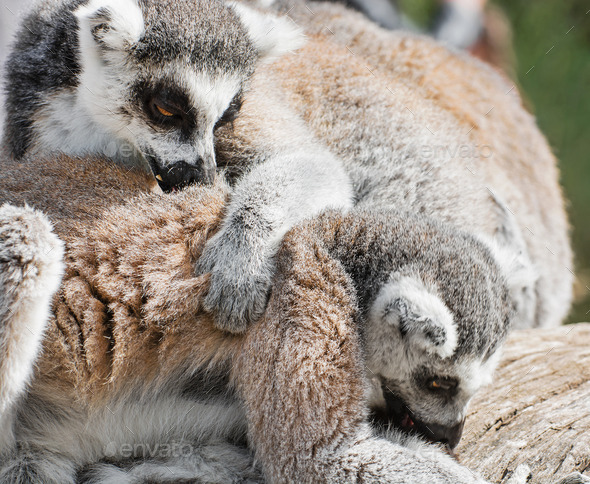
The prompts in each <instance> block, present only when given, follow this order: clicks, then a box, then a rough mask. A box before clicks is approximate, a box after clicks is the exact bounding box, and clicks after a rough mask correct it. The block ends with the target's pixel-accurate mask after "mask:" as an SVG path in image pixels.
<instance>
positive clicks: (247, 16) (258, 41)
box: [231, 3, 305, 60]
mask: <svg viewBox="0 0 590 484" xmlns="http://www.w3.org/2000/svg"><path fill="white" fill-rule="evenodd" d="M231 6H232V7H233V9H234V10H235V11H236V13H237V14H238V15H239V17H240V19H241V20H242V23H243V24H244V26H245V27H246V29H247V30H248V33H249V34H250V38H251V39H252V41H253V42H254V45H255V46H256V48H257V49H258V51H259V52H260V54H261V55H262V56H263V57H265V58H267V59H268V60H272V59H274V58H276V57H280V56H282V55H284V54H286V53H288V52H292V51H295V50H297V49H299V48H300V47H301V46H303V44H304V43H305V37H304V35H303V31H302V30H301V29H299V28H298V27H296V26H295V25H294V24H293V23H292V22H291V21H289V20H288V19H286V18H279V17H276V16H274V15H270V14H265V13H261V12H258V11H256V10H254V9H252V8H250V7H247V6H245V5H243V4H241V3H233V4H232V5H231Z"/></svg>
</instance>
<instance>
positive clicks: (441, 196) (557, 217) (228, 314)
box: [5, 0, 572, 332]
mask: <svg viewBox="0 0 590 484" xmlns="http://www.w3.org/2000/svg"><path fill="white" fill-rule="evenodd" d="M264 3H265V4H266V5H267V6H266V8H267V9H272V10H273V11H275V12H278V13H287V14H288V16H289V17H290V18H291V19H292V20H293V21H294V22H296V23H297V24H298V25H299V26H300V27H301V28H303V29H304V31H305V32H306V34H307V35H308V43H307V45H306V46H305V47H303V48H302V49H301V50H299V52H298V55H289V56H283V57H281V58H279V59H278V60H277V61H276V62H274V63H271V64H269V63H264V62H262V63H261V62H257V61H258V60H259V59H260V58H261V57H264V56H265V55H270V56H278V55H280V54H281V53H284V52H286V51H288V50H289V49H292V48H294V47H295V46H298V45H300V42H299V41H298V40H297V39H298V37H297V30H296V29H295V28H294V27H293V26H292V25H291V24H290V23H289V20H287V19H286V18H277V17H273V16H272V15H271V14H269V13H268V12H263V11H260V10H257V9H256V8H255V5H254V4H253V3H252V2H245V3H242V2H238V3H235V4H231V5H230V4H226V3H225V2H224V1H222V0H214V1H210V2H205V1H204V0H199V1H197V3H196V4H195V2H193V1H190V2H189V1H187V0H183V1H181V2H177V3H176V4H175V7H174V9H172V8H170V6H169V5H168V4H160V3H159V2H156V1H155V0H146V1H143V2H141V3H139V4H136V3H135V1H134V0H122V1H120V2H113V1H109V0H92V1H91V2H89V3H85V2H80V1H72V0H62V1H57V0H56V1H55V2H52V3H50V4H49V5H45V6H41V7H39V8H38V9H37V10H36V11H35V12H34V13H32V14H31V15H30V16H29V17H28V19H27V20H26V21H25V25H24V27H23V29H21V33H20V35H19V36H18V39H17V43H16V44H15V50H14V52H13V53H12V55H11V58H10V60H9V62H8V106H7V108H8V111H9V114H8V119H7V133H6V138H5V139H6V141H7V143H8V145H9V146H10V147H11V149H12V153H13V155H15V156H19V155H22V154H23V153H24V152H29V153H40V152H48V151H63V152H66V153H70V154H79V153H102V154H106V155H107V156H108V155H109V154H110V155H113V153H110V152H109V147H110V146H114V147H115V149H114V155H113V156H111V157H114V158H117V159H120V158H121V152H122V151H124V150H123V149H122V146H124V145H125V143H128V144H129V145H130V146H131V147H132V148H133V150H132V152H133V153H131V154H130V156H132V157H133V156H134V153H135V152H138V153H140V154H141V155H143V156H144V157H145V158H147V159H148V160H149V161H150V165H151V166H152V170H153V171H154V174H155V175H156V177H157V178H158V179H159V180H160V183H161V185H162V186H163V187H164V188H174V187H176V186H181V185H183V184H185V183H187V182H188V181H191V180H194V179H197V180H199V181H210V180H211V177H212V170H213V166H214V164H215V162H217V164H218V165H219V166H221V167H225V168H226V169H227V173H228V175H229V176H230V177H233V178H232V179H233V181H235V182H236V185H235V188H234V191H233V193H232V197H231V202H230V204H229V205H228V210H227V218H226V221H225V223H224V225H223V226H222V227H221V229H220V231H219V233H218V234H217V235H216V236H215V237H214V238H213V239H212V240H211V241H210V243H209V245H208V247H207V250H206V251H205V254H204V256H203V257H202V258H201V261H200V263H199V266H198V267H197V271H199V272H211V274H212V276H211V287H210V292H209V295H208V297H207V299H206V302H205V304H206V307H207V308H208V309H209V310H212V311H214V312H215V313H216V315H217V319H216V321H217V323H216V324H218V326H219V327H220V328H223V329H226V330H229V331H232V332H239V331H241V330H243V329H244V328H245V326H246V322H247V321H249V320H255V319H256V318H257V317H258V316H259V315H260V314H261V313H262V311H263V309H264V307H265V304H266V301H267V297H268V290H269V286H270V281H271V279H272V274H273V264H274V263H273V255H274V253H275V252H276V248H277V246H278V242H279V241H280V239H281V237H282V235H283V234H284V233H285V232H286V231H287V230H288V229H289V228H290V227H291V226H293V224H295V223H296V222H297V221H300V220H302V219H304V218H306V217H309V216H312V215H314V214H315V213H318V211H320V210H321V209H323V208H326V207H327V206H333V207H342V208H345V209H346V208H348V207H350V205H351V203H352V202H354V203H355V204H356V205H357V206H359V207H367V208H371V209H376V208H382V209H395V210H398V209H400V208H402V207H403V208H404V209H405V210H407V211H408V212H409V213H428V214H430V215H431V216H433V217H434V218H436V219H439V220H441V221H444V222H445V223H449V224H450V225H452V226H454V227H456V228H458V229H462V230H466V231H468V232H470V233H472V234H474V235H476V236H478V237H480V238H482V239H485V240H492V239H495V240H496V242H494V245H496V246H498V253H499V254H502V257H503V258H504V259H506V264H504V265H505V266H506V267H508V268H509V269H508V272H509V274H508V277H509V279H510V280H511V281H512V283H513V284H512V286H513V287H512V293H513V295H514V297H515V304H516V305H518V306H519V307H520V308H521V311H520V313H521V314H520V316H519V317H517V319H516V323H515V324H516V325H517V326H536V325H538V326H545V325H554V324H558V323H559V322H560V321H561V319H562V318H563V317H564V315H565V314H566V312H567V309H568V307H569V302H570V299H571V279H572V277H571V273H570V265H571V251H570V248H569V243H568V236H567V222H566V217H565V212H564V209H563V200H562V196H561V192H560V189H559V185H558V182H557V178H558V176H557V170H556V167H555V159H554V157H553V155H552V154H551V152H550V150H549V147H548V146H547V143H546V141H545V140H544V138H543V137H542V135H541V134H540V133H539V131H538V129H537V127H536V125H535V122H534V119H533V118H532V117H531V116H530V115H529V114H528V113H526V111H525V110H524V109H523V108H522V107H521V106H520V102H519V99H518V97H517V96H516V95H515V92H514V88H513V87H510V86H509V85H507V84H506V83H505V82H504V80H503V79H501V78H500V77H499V76H498V75H497V74H496V73H495V72H493V71H492V70H491V69H489V68H487V67H485V66H483V65H482V64H479V63H478V62H477V61H474V60H472V59H470V58H467V57H462V56H460V55H458V54H454V53H451V52H449V51H447V50H446V49H445V48H444V47H441V46H438V45H436V44H435V43H433V42H432V41H429V40H428V39H424V38H419V37H414V36H411V35H408V34H400V33H398V34H396V33H392V32H387V31H385V30H382V29H379V28H378V27H376V26H375V25H374V24H373V23H371V22H369V21H368V20H366V19H364V18H363V17H362V16H360V15H359V14H356V13H354V12H351V11H349V10H346V9H345V8H344V7H342V6H339V5H336V4H332V3H323V2H320V3H308V2H305V1H304V0H294V1H292V2H291V1H289V2H287V1H286V0H275V1H274V2H264ZM326 27H328V28H327V29H326ZM47 64H50V65H51V69H50V70H48V69H47V67H46V66H47ZM318 66H321V68H318ZM449 79H450V80H452V82H451V81H450V80H449ZM242 96H243V100H244V102H243V103H242ZM242 104H243V107H242V108H241V113H240V115H239V116H238V117H237V118H236V119H235V120H234V121H233V122H231V123H227V124H225V125H224V122H226V121H229V120H231V119H233V117H234V116H235V115H236V114H237V112H238V110H239V108H240V106H241V105H242ZM214 138H215V139H216V142H215V149H216V156H215V158H214V156H213V148H214V144H213V140H214ZM135 154H137V153H135ZM244 173H245V174H244ZM351 184H352V193H351V186H350V185H351ZM531 187H533V189H531ZM507 234H508V235H509V234H512V236H511V237H506V236H507Z"/></svg>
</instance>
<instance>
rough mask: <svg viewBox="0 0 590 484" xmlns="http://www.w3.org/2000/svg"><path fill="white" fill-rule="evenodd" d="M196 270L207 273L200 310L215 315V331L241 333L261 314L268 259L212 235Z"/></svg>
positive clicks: (269, 275) (267, 282) (268, 281)
mask: <svg viewBox="0 0 590 484" xmlns="http://www.w3.org/2000/svg"><path fill="white" fill-rule="evenodd" d="M218 235H220V234H218ZM197 271H198V273H211V278H210V283H209V292H208V293H207V296H206V297H205V300H204V301H203V307H204V309H205V310H206V311H209V312H211V313H213V314H214V315H215V326H216V327H217V328H218V329H221V330H223V331H229V332H230V333H242V332H243V331H245V330H246V328H247V327H248V324H249V323H251V322H254V321H256V320H258V319H259V318H260V317H261V316H262V314H263V313H264V310H265V309H266V304H267V302H268V295H269V292H270V286H271V281H272V277H273V274H274V268H273V264H272V257H266V256H265V255H263V254H261V253H260V252H259V253H256V252H254V251H250V250H245V249H244V248H242V247H240V245H239V244H235V243H231V242H228V239H225V240H223V239H222V238H221V237H219V238H218V237H217V235H216V236H215V237H213V239H211V240H210V241H209V243H208V244H207V247H206V248H205V251H204V252H203V255H202V256H201V258H200V260H199V262H198V265H197Z"/></svg>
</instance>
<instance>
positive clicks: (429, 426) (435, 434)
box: [415, 419, 465, 450]
mask: <svg viewBox="0 0 590 484" xmlns="http://www.w3.org/2000/svg"><path fill="white" fill-rule="evenodd" d="M415 425H416V426H415V430H416V431H417V432H418V433H419V434H422V435H423V436H424V437H426V438H427V439H428V440H430V441H432V442H440V443H441V444H444V445H446V446H447V447H448V448H449V449H450V450H453V449H454V448H455V447H457V445H458V444H459V441H460V440H461V435H462V434H463V425H465V419H463V420H462V421H461V422H459V423H458V424H456V425H453V426H446V425H439V424H435V423H425V422H419V421H416V422H415Z"/></svg>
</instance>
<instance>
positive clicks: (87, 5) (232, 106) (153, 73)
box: [7, 0, 301, 189]
mask: <svg viewBox="0 0 590 484" xmlns="http://www.w3.org/2000/svg"><path fill="white" fill-rule="evenodd" d="M64 5H65V6H63V7H62V11H49V12H37V13H36V15H32V16H31V17H29V19H28V20H27V22H28V24H29V25H27V26H28V27H29V29H30V31H29V32H27V31H26V30H25V29H23V31H22V32H21V34H20V37H28V39H25V40H28V42H25V41H24V40H23V39H17V43H16V45H15V52H14V53H13V56H12V57H13V58H12V59H11V61H9V63H8V76H7V78H8V86H7V87H8V89H7V91H8V98H9V104H10V106H9V109H8V111H9V112H10V108H11V107H13V108H20V109H17V111H18V112H17V113H15V114H14V115H13V116H10V115H9V117H8V123H7V124H8V126H7V128H8V129H7V132H8V131H10V132H11V134H10V135H9V138H8V142H9V144H11V145H12V149H13V154H15V155H17V156H18V155H22V154H24V152H25V151H26V150H27V149H28V148H32V149H37V150H51V151H63V152H66V153H69V154H74V155H78V154H87V153H88V152H91V153H92V152H95V153H96V152H98V153H100V154H102V155H106V156H108V157H111V158H114V159H117V160H118V161H126V162H129V161H131V162H133V159H134V158H139V159H145V160H146V161H147V162H148V163H149V165H150V167H151V169H152V170H153V172H154V175H155V176H156V178H158V180H159V181H160V184H161V186H162V188H164V189H171V188H174V187H177V186H180V185H183V184H186V183H188V182H192V181H202V182H210V181H211V180H212V178H213V176H214V172H215V167H216V166H215V154H214V133H215V130H216V128H218V127H219V126H221V125H223V124H226V123H230V122H231V121H232V120H233V119H234V118H235V117H236V115H237V114H238V112H239V110H240V107H241V104H242V100H243V96H244V93H245V91H246V89H247V87H248V81H249V79H250V77H251V75H252V74H253V72H254V70H255V68H256V66H257V64H258V63H259V62H260V61H262V60H264V59H270V58H274V57H276V56H280V55H282V54H284V53H286V52H288V51H290V50H293V49H296V48H297V47H298V45H299V43H300V39H301V36H300V34H299V32H298V30H297V29H296V28H295V27H294V26H293V25H292V23H291V22H290V21H288V20H287V19H285V18H278V17H274V16H271V15H269V14H265V13H262V12H260V11H257V10H255V9H253V8H250V7H248V6H246V5H243V4H241V3H231V4H230V3H226V2H224V1H223V0H178V1H175V2H168V1H161V0H139V1H137V0H89V1H80V0H70V1H69V2H65V4H64ZM42 17H45V18H44V19H43V18H42ZM43 21H44V22H43ZM35 22H37V23H39V24H40V25H34V24H35ZM49 22H54V24H55V27H54V29H55V30H60V29H61V30H63V32H62V34H63V35H61V40H60V41H58V42H56V37H59V35H58V34H56V32H53V31H49V32H48V31H47V30H48V29H47V25H46V24H47V23H49ZM41 24H42V25H41ZM43 26H44V27H43ZM68 29H69V30H73V31H74V35H73V36H72V33H71V32H68ZM39 31H40V33H37V32H39ZM31 36H33V37H34V36H37V37H38V38H35V39H30V37H31ZM30 40H33V42H31V41H30ZM34 41H39V42H41V43H42V44H43V45H44V46H46V49H45V50H44V51H43V50H42V48H41V47H40V46H39V45H33V43H34ZM59 42H61V43H62V44H64V43H69V44H74V45H69V46H64V45H60V43H59ZM27 49H29V50H30V51H35V52H32V53H31V52H29V54H30V56H29V57H35V56H39V55H44V56H45V57H46V59H45V60H44V63H43V66H42V67H41V66H37V67H38V68H39V69H47V70H49V71H51V69H55V70H56V73H55V74H56V75H55V76H54V77H56V79H55V82H54V85H53V86H46V85H41V84H39V85H37V86H35V85H33V86H30V87H29V88H28V89H29V91H30V90H37V91H38V92H35V93H33V94H34V96H28V98H29V99H32V98H36V99H34V101H32V102H34V106H27V105H24V103H25V102H26V100H25V96H23V94H25V93H23V92H19V86H18V85H17V84H18V83H20V82H23V77H22V76H20V77H19V76H18V75H17V74H18V72H19V71H20V72H21V73H22V72H23V69H22V68H19V66H18V64H19V61H22V60H23V59H22V57H23V55H24V51H25V50H27ZM62 49H66V51H65V52H61V50H62ZM67 49H70V51H69V52H68V51H67ZM24 61H25V62H26V59H24ZM52 62H62V63H64V64H67V63H69V65H66V66H65V67H64V68H63V69H61V70H60V69H59V68H58V67H52V66H51V63H52ZM21 63H22V62H21ZM31 64H33V65H32V66H29V71H28V72H27V75H28V76H35V75H37V73H35V72H31V70H33V71H34V70H35V68H36V64H35V63H34V62H31ZM58 73H61V74H63V76H62V77H63V79H57V77H59V76H58V75H57V74H58ZM39 76H42V77H44V78H45V81H46V82H47V81H48V80H47V79H46V77H47V75H46V74H44V73H39ZM24 82H25V83H26V82H30V81H28V80H25V81H24ZM23 113H25V114H26V116H24V117H23ZM27 116H28V117H27ZM11 124H12V125H13V126H17V127H18V129H17V127H15V128H14V129H10V127H11V126H10V125H11ZM27 126H28V128H29V129H28V131H27ZM19 130H21V131H25V132H26V137H27V139H25V140H23V139H22V138H23V136H25V135H24V134H23V135H22V136H21V135H20V134H19ZM11 138H12V139H11ZM16 138H18V139H16ZM130 159H131V160H130Z"/></svg>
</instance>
